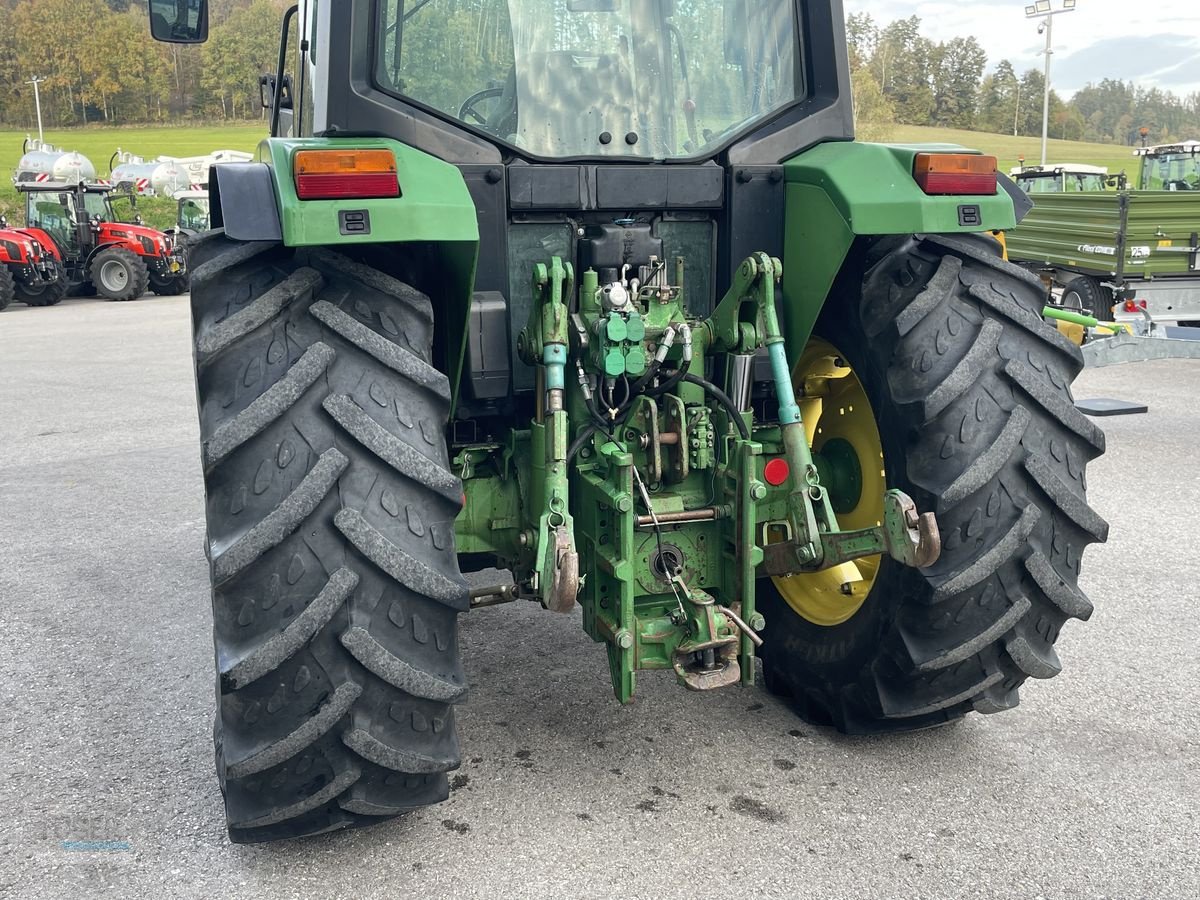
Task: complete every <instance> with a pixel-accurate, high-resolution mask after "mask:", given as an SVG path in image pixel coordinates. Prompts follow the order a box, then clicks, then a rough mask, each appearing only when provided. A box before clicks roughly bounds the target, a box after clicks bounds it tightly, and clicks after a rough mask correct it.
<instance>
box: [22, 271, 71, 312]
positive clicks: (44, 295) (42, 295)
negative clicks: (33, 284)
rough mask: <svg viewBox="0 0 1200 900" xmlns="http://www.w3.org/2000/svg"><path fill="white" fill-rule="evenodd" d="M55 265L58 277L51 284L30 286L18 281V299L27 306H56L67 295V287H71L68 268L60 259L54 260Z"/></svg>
mask: <svg viewBox="0 0 1200 900" xmlns="http://www.w3.org/2000/svg"><path fill="white" fill-rule="evenodd" d="M54 267H55V270H56V272H57V276H58V277H57V278H56V279H55V280H54V281H52V282H51V283H50V284H43V285H41V286H39V287H37V288H29V287H27V286H26V285H24V284H21V283H18V284H17V286H16V288H17V299H18V300H20V301H21V302H22V303H24V304H25V305H26V306H54V304H56V303H58V302H59V301H61V300H62V298H63V297H65V296H67V288H68V287H70V284H69V283H68V281H67V268H66V266H64V265H63V264H62V263H61V262H59V261H58V260H55V261H54Z"/></svg>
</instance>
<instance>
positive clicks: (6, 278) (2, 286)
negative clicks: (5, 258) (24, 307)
mask: <svg viewBox="0 0 1200 900" xmlns="http://www.w3.org/2000/svg"><path fill="white" fill-rule="evenodd" d="M14 284H15V282H14V280H13V277H12V272H10V271H8V266H5V265H0V309H7V308H8V306H9V304H11V303H12V302H13V297H14V296H15V288H14Z"/></svg>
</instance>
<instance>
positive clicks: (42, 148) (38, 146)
mask: <svg viewBox="0 0 1200 900" xmlns="http://www.w3.org/2000/svg"><path fill="white" fill-rule="evenodd" d="M95 180H96V167H95V166H94V165H93V164H92V161H91V160H90V159H88V158H87V157H86V156H84V155H83V154H82V153H76V152H75V151H73V150H63V149H62V148H60V147H55V146H53V145H52V144H50V143H49V142H47V141H39V140H35V139H34V138H32V137H26V138H25V145H24V147H23V152H22V155H21V159H20V161H19V162H18V163H17V168H16V169H15V170H14V171H13V183H14V184H21V183H23V182H30V181H55V182H62V183H64V184H76V183H78V182H80V181H95Z"/></svg>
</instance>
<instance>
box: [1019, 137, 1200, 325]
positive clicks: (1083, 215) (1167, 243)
mask: <svg viewBox="0 0 1200 900" xmlns="http://www.w3.org/2000/svg"><path fill="white" fill-rule="evenodd" d="M1136 152H1137V155H1138V158H1139V162H1140V167H1139V171H1138V175H1137V179H1136V182H1135V183H1136V184H1137V189H1136V190H1116V191H1110V190H1105V191H1090V192H1071V193H1049V192H1040V193H1036V194H1034V196H1035V197H1036V199H1037V205H1036V206H1035V207H1034V209H1033V211H1032V212H1030V213H1029V215H1028V216H1026V218H1025V219H1024V221H1022V222H1021V224H1020V226H1019V227H1018V228H1016V229H1015V230H1013V231H1012V232H1010V233H1009V234H1008V235H1007V240H1008V255H1009V259H1011V260H1013V261H1014V262H1016V263H1019V264H1020V265H1022V266H1024V267H1026V268H1029V269H1030V270H1031V271H1035V272H1037V273H1039V274H1041V275H1042V276H1044V277H1045V279H1046V281H1047V282H1048V283H1049V284H1051V285H1052V286H1054V287H1060V288H1062V294H1061V300H1060V301H1058V302H1059V304H1060V305H1061V306H1062V307H1063V308H1064V309H1067V310H1074V311H1075V312H1078V313H1081V314H1083V315H1087V316H1094V317H1096V318H1099V319H1104V320H1107V321H1114V320H1115V321H1118V322H1138V321H1141V320H1142V318H1143V314H1148V315H1149V316H1150V317H1151V318H1152V319H1154V321H1156V322H1200V143H1197V142H1195V141H1192V142H1188V143H1184V144H1171V145H1164V146H1161V147H1147V148H1144V149H1139V150H1138V151H1136Z"/></svg>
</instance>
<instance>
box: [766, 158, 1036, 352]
mask: <svg viewBox="0 0 1200 900" xmlns="http://www.w3.org/2000/svg"><path fill="white" fill-rule="evenodd" d="M922 152H925V153H974V152H976V151H973V150H964V149H963V148H962V147H957V146H954V145H952V144H931V145H924V146H918V145H891V144H863V143H831V144H821V145H820V146H818V147H814V148H813V149H811V150H807V151H805V152H804V153H801V154H800V155H799V156H795V157H793V158H792V159H790V160H788V161H787V162H785V163H784V166H783V169H784V178H785V183H786V199H785V204H786V206H785V213H784V258H783V294H784V298H785V300H786V303H787V316H786V325H785V329H784V330H785V336H786V338H787V347H788V355H789V357H790V358H791V362H792V363H793V364H794V363H795V361H796V359H797V358H798V356H799V355H800V353H801V352H802V351H803V349H804V346H805V344H806V343H808V338H809V336H810V335H811V334H812V329H813V325H814V324H815V323H816V321H817V317H818V316H819V315H820V313H821V309H822V308H823V307H824V305H825V303H826V298H828V297H829V292H830V289H831V288H832V287H833V283H834V280H835V279H836V278H837V275H838V272H839V271H840V270H841V268H842V265H843V263H844V262H845V260H846V256H847V254H848V253H849V251H850V247H851V246H852V245H853V243H854V240H855V238H857V237H862V236H867V235H888V234H922V233H927V234H953V233H964V232H980V231H1000V230H1007V229H1010V228H1012V227H1014V226H1015V225H1016V214H1015V210H1014V207H1013V202H1012V200H1011V198H1010V197H1009V196H1008V194H1007V193H1005V192H1004V191H1003V190H1000V191H998V192H997V193H996V194H995V195H993V196H978V197H975V196H972V197H931V196H928V195H927V194H925V193H924V192H923V191H922V190H921V189H920V188H919V187H918V186H917V183H916V181H915V180H914V179H913V174H912V173H913V161H914V158H915V157H916V155H917V154H918V153H922ZM964 207H966V208H965V209H964ZM964 223H966V224H964ZM833 302H836V300H835V301H833Z"/></svg>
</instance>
